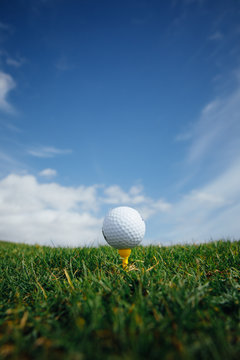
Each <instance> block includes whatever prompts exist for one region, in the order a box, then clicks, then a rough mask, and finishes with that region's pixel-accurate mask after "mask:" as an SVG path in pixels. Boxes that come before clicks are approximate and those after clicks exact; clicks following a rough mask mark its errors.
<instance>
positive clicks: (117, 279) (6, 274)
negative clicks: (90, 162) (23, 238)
mask: <svg viewBox="0 0 240 360" xmlns="http://www.w3.org/2000/svg"><path fill="white" fill-rule="evenodd" d="M0 256H1V260H0V267H1V269H0V359H23V360H24V359H41V360H42V359H58V360H61V359H64V360H65V359H66V360H80V359H83V360H85V359H86V360H87V359H91V360H92V359H111V360H112V359H113V360H114V359H116V360H117V359H124V360H127V359H160V358H161V359H169V360H170V359H189V360H190V359H204V360H205V359H216V360H217V359H227V360H229V359H239V358H240V281H239V275H240V242H239V241H235V242H229V241H218V242H212V243H209V244H203V245H189V246H172V247H161V248H159V247H153V246H150V247H137V248H135V249H133V250H132V255H131V257H130V260H129V263H130V266H129V268H128V271H124V270H123V269H122V268H121V266H120V260H119V256H118V254H117V251H116V250H115V249H112V248H110V247H100V248H98V249H96V248H83V249H62V248H48V247H40V246H27V245H19V244H18V245H16V244H11V243H4V242H1V243H0Z"/></svg>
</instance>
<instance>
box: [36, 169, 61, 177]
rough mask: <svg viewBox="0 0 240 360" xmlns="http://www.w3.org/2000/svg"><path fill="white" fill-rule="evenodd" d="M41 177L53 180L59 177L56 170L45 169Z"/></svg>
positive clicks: (41, 172)
mask: <svg viewBox="0 0 240 360" xmlns="http://www.w3.org/2000/svg"><path fill="white" fill-rule="evenodd" d="M39 175H40V176H43V177H46V178H52V177H54V176H56V175H57V171H56V170H54V169H49V168H48V169H44V170H42V171H40V172H39Z"/></svg>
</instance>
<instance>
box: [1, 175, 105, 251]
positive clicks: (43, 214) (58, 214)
mask: <svg viewBox="0 0 240 360" xmlns="http://www.w3.org/2000/svg"><path fill="white" fill-rule="evenodd" d="M96 208H97V197H96V187H95V186H89V187H84V186H79V187H76V188H72V187H63V186H60V185H58V184H55V183H51V184H39V183H38V182H37V180H36V178H35V177H33V176H31V175H25V176H19V175H13V174H12V175H9V176H7V177H6V178H4V179H3V180H2V181H0V238H1V239H4V240H10V241H23V242H28V243H39V244H49V245H51V244H52V242H53V243H54V244H55V245H63V246H80V245H81V246H82V245H92V244H95V245H97V244H96V240H97V238H99V239H100V236H99V233H100V229H101V224H102V218H101V217H96V216H95V215H94V212H95V210H96Z"/></svg>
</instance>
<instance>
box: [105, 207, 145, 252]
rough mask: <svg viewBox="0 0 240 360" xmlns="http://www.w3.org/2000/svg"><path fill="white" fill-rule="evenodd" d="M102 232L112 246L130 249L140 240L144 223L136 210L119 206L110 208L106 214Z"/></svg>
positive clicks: (143, 231)
mask: <svg viewBox="0 0 240 360" xmlns="http://www.w3.org/2000/svg"><path fill="white" fill-rule="evenodd" d="M102 233H103V236H104V238H105V240H106V241H107V243H108V244H109V245H111V246H112V247H114V248H116V249H131V248H133V247H135V246H137V245H139V244H140V242H141V241H142V239H143V237H144V234H145V223H144V221H143V219H142V217H141V215H140V214H139V212H138V211H137V210H135V209H133V208H131V207H127V206H120V207H116V208H114V209H112V210H110V211H109V213H108V214H107V215H106V217H105V219H104V221H103V227H102Z"/></svg>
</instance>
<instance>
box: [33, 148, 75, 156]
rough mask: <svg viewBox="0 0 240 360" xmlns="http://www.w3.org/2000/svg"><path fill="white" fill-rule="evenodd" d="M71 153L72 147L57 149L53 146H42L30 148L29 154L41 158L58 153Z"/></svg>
mask: <svg viewBox="0 0 240 360" xmlns="http://www.w3.org/2000/svg"><path fill="white" fill-rule="evenodd" d="M71 153H72V150H70V149H57V148H55V147H53V146H41V147H38V148H33V149H30V150H28V154H30V155H32V156H35V157H39V158H52V157H55V156H56V155H66V154H71Z"/></svg>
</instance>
